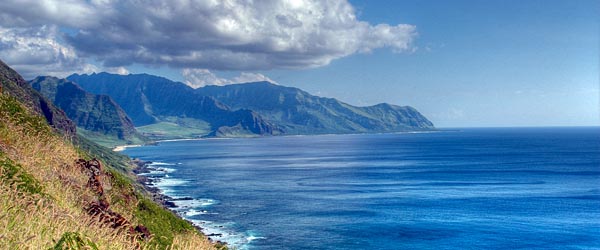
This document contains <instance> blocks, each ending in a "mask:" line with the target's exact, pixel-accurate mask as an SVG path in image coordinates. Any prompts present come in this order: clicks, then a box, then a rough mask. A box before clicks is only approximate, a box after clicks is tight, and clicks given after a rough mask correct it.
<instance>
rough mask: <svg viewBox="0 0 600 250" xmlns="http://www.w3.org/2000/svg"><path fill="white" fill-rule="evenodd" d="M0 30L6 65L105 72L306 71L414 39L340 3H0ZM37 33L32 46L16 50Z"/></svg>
mask: <svg viewBox="0 0 600 250" xmlns="http://www.w3.org/2000/svg"><path fill="white" fill-rule="evenodd" d="M0 28H1V30H2V31H3V32H5V33H6V32H7V33H9V34H11V35H12V36H10V37H8V38H4V39H2V40H0V56H2V59H3V60H6V61H8V62H9V63H12V62H17V61H19V60H21V61H22V60H25V59H24V58H25V57H26V56H31V57H34V56H36V55H38V54H41V55H42V56H43V57H44V59H48V60H47V61H46V62H48V63H50V62H52V60H54V59H57V58H58V63H57V64H58V65H57V66H56V68H68V69H74V70H80V71H81V70H89V69H86V67H88V66H89V65H87V66H86V63H85V61H86V60H83V59H82V58H85V59H87V60H94V61H95V62H99V63H102V65H103V67H124V66H128V65H131V64H134V63H136V64H142V65H149V66H165V65H166V66H169V67H173V68H179V69H184V68H188V69H197V70H200V69H209V70H242V71H252V70H269V69H296V68H312V67H319V66H323V65H327V64H329V63H330V62H331V61H332V60H335V59H338V58H342V57H345V56H349V55H352V54H355V53H368V52H371V51H373V50H375V49H380V48H389V49H391V50H392V51H394V52H403V51H410V50H411V49H412V48H411V43H412V41H413V39H414V38H415V37H416V27H415V26H413V25H409V24H397V25H390V24H376V25H372V24H369V23H367V22H364V21H360V20H358V18H357V17H356V11H355V10H354V8H353V7H352V5H351V4H350V3H348V2H347V1H346V0H328V1H308V0H264V1H244V0H223V1H216V0H145V1H141V0H129V1H117V0H45V1H39V0H3V1H1V2H0ZM48 30H51V32H50V33H47V32H49V31H48ZM39 32H41V33H39ZM38 33H39V34H41V36H42V37H45V38H44V39H38V41H37V42H35V44H37V45H36V46H34V45H35V44H34V43H29V44H30V45H31V46H29V47H27V46H25V47H20V48H21V50H17V51H16V52H15V51H14V46H16V45H14V44H13V43H14V41H16V40H19V39H25V40H28V39H29V40H31V39H30V38H32V37H33V38H36V37H38V36H37V34H38ZM3 34H4V33H3ZM44 34H45V35H44ZM3 37H4V35H3ZM11 46H12V47H11ZM9 50H10V51H9ZM35 50H43V51H44V52H43V53H42V51H39V52H36V51H35ZM32 51H33V52H32ZM57 51H58V52H57ZM12 53H15V54H21V53H22V54H23V55H24V56H18V55H12ZM9 54H10V55H9ZM50 54H52V55H50ZM5 55H9V56H5ZM11 60H13V61H11ZM31 60H36V58H32V59H31ZM61 60H62V61H61ZM12 64H15V63H12ZM61 64H62V65H61ZM23 65H27V64H23ZM59 66H60V67H59ZM52 67H54V66H52ZM52 67H51V68H50V69H48V70H54V69H52ZM200 71H201V70H200Z"/></svg>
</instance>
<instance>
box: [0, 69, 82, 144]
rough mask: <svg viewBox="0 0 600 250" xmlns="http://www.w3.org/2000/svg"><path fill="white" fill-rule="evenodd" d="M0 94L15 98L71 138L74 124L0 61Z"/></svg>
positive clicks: (74, 131) (73, 133)
mask: <svg viewBox="0 0 600 250" xmlns="http://www.w3.org/2000/svg"><path fill="white" fill-rule="evenodd" d="M0 90H1V91H0V92H2V93H6V94H7V95H11V96H13V97H15V98H16V99H17V100H18V101H19V102H21V103H23V104H24V105H25V106H26V107H28V108H29V109H31V110H33V111H34V112H35V113H37V114H39V115H42V116H43V117H44V118H45V119H46V121H48V124H50V125H51V126H52V127H53V128H54V129H56V130H57V131H59V132H60V133H61V134H63V135H65V136H67V137H69V138H73V137H74V136H75V134H76V128H75V124H74V123H73V122H72V121H71V120H70V119H69V118H67V115H66V114H65V112H63V111H62V110H60V109H59V108H57V107H56V106H54V105H53V104H52V102H51V101H48V100H47V99H46V98H44V97H43V96H42V95H41V94H40V93H38V92H37V91H35V90H34V89H33V88H32V87H31V86H30V85H29V83H27V81H25V80H24V79H23V77H21V75H19V74H18V73H17V72H16V71H14V70H13V69H11V68H10V67H9V66H8V65H6V64H5V63H4V62H3V61H1V60H0Z"/></svg>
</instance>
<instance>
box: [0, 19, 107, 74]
mask: <svg viewBox="0 0 600 250" xmlns="http://www.w3.org/2000/svg"><path fill="white" fill-rule="evenodd" d="M57 34H58V32H57V28H56V27H55V26H40V27H35V28H13V29H6V28H2V27H0V58H1V59H2V60H4V61H5V62H7V63H8V64H9V65H11V66H12V67H14V68H15V69H17V71H19V73H20V74H21V75H23V76H24V77H25V78H33V77H35V76H37V75H38V74H45V75H52V76H58V77H66V76H67V75H69V74H72V73H74V72H77V73H91V72H94V71H99V68H98V67H96V66H95V65H92V64H89V63H86V62H85V60H84V59H82V58H80V57H79V56H78V55H77V53H76V51H75V50H74V49H73V48H72V47H70V46H66V45H63V44H61V43H60V42H59V41H58V40H57Z"/></svg>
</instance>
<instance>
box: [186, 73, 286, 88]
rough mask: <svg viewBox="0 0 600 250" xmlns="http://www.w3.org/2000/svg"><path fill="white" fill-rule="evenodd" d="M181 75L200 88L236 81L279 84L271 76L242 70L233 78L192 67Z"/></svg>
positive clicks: (190, 83) (189, 83) (193, 86)
mask: <svg viewBox="0 0 600 250" xmlns="http://www.w3.org/2000/svg"><path fill="white" fill-rule="evenodd" d="M181 75H183V78H184V79H185V81H184V83H185V84H187V85H188V86H190V87H192V88H200V87H204V86H207V85H217V86H224V85H228V84H235V83H247V82H263V81H266V82H271V83H273V84H277V82H275V81H273V80H272V79H271V78H269V77H267V76H265V75H263V74H259V73H248V72H242V73H240V75H239V76H236V77H233V78H231V79H226V78H221V77H218V76H217V75H216V74H214V73H213V72H211V71H210V70H208V69H190V68H185V69H183V70H182V71H181Z"/></svg>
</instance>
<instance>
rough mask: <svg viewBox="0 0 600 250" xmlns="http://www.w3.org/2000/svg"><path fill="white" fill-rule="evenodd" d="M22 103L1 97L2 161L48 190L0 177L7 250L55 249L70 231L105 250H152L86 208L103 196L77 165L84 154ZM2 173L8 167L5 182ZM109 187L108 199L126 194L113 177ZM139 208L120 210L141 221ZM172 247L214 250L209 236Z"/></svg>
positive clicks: (2, 237)
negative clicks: (30, 190) (136, 212)
mask: <svg viewBox="0 0 600 250" xmlns="http://www.w3.org/2000/svg"><path fill="white" fill-rule="evenodd" d="M17 104H18V103H17ZM17 104H15V101H14V100H13V99H12V98H10V97H7V96H6V95H4V94H1V93H0V151H1V152H2V157H6V158H8V159H10V160H12V162H14V163H15V164H17V165H19V169H22V171H23V172H24V173H26V174H29V175H31V176H33V178H34V179H35V180H37V181H38V182H39V183H40V184H41V186H42V191H41V193H28V192H23V191H22V190H20V189H18V188H17V185H16V183H11V182H10V181H2V180H1V178H0V246H2V249H49V248H52V247H54V246H55V245H56V244H57V242H58V241H60V239H61V237H63V236H64V235H65V234H68V233H70V232H75V233H77V234H78V235H81V236H82V237H84V238H85V239H86V240H89V241H90V242H93V243H94V244H95V245H96V246H98V248H99V249H152V247H150V245H152V244H147V243H148V242H138V241H134V240H132V239H131V237H130V236H128V235H127V233H126V232H124V231H123V230H121V231H119V230H115V229H113V228H110V227H107V226H106V225H103V224H102V223H100V222H98V220H97V219H96V218H94V217H91V216H90V215H88V214H87V213H86V212H85V211H84V207H85V205H86V204H87V203H88V202H91V201H94V200H95V199H97V197H96V196H95V194H93V193H92V192H91V191H90V190H89V189H88V188H86V184H87V180H88V177H87V175H86V174H84V173H82V172H81V171H80V170H79V169H77V168H76V167H75V165H74V162H75V160H77V159H78V158H80V157H81V155H80V153H79V152H78V151H77V149H76V148H75V147H73V145H72V144H71V143H70V142H67V141H66V140H64V138H61V137H60V136H58V135H57V134H55V133H53V132H52V130H51V129H50V128H49V127H48V126H47V125H44V123H43V120H42V119H41V118H40V117H37V118H36V117H32V115H31V113H32V112H29V111H28V110H27V109H26V108H25V107H23V106H22V105H21V106H20V107H18V105H17ZM15 105H16V106H15ZM20 109H22V110H20ZM1 171H2V168H0V177H2V176H3V173H2V172H1ZM104 185H105V189H106V191H107V192H108V193H109V194H108V195H107V197H113V196H118V194H117V195H111V194H110V193H111V192H112V193H113V194H114V193H117V192H122V190H118V189H115V188H113V186H114V185H112V183H111V182H110V178H105V181H104ZM134 198H135V197H134ZM109 202H111V201H110V200H109ZM135 202H136V201H135V200H133V201H132V203H135ZM128 206H131V207H128ZM135 206H136V204H120V205H118V206H115V208H116V209H117V210H119V211H118V212H120V213H122V214H123V216H125V217H126V218H127V219H128V220H129V221H132V222H137V221H138V219H137V218H135V217H134V213H133V212H132V211H133V210H134V209H135ZM151 241H152V239H151V240H150V242H151ZM171 248H172V249H214V247H213V245H212V244H211V243H210V242H209V241H208V240H207V239H206V238H205V237H203V236H201V235H198V234H195V233H184V234H178V235H175V240H174V243H173V245H172V246H171Z"/></svg>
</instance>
